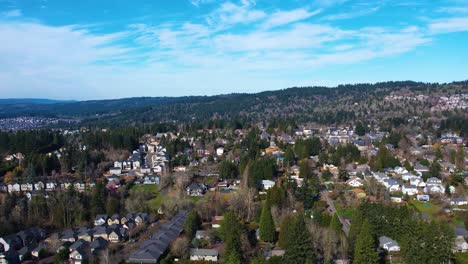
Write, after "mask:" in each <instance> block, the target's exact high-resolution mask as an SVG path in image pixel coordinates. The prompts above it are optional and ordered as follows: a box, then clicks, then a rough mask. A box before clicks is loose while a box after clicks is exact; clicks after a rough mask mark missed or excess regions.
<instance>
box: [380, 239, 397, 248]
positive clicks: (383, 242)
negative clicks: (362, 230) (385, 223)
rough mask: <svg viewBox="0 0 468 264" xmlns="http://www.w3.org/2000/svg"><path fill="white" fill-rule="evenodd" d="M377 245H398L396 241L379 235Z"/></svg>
mask: <svg viewBox="0 0 468 264" xmlns="http://www.w3.org/2000/svg"><path fill="white" fill-rule="evenodd" d="M379 245H380V247H383V246H384V245H387V247H395V246H396V247H398V243H397V242H396V241H395V240H393V239H391V238H389V237H386V236H381V237H379Z"/></svg>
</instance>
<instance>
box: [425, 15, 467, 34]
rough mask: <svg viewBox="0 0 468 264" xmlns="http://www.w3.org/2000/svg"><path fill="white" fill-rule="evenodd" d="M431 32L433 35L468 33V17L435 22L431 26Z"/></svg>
mask: <svg viewBox="0 0 468 264" xmlns="http://www.w3.org/2000/svg"><path fill="white" fill-rule="evenodd" d="M429 31H430V32H431V33H432V34H441V33H452V32H460V31H468V17H454V18H446V19H438V20H433V21H432V22H431V23H430V24H429Z"/></svg>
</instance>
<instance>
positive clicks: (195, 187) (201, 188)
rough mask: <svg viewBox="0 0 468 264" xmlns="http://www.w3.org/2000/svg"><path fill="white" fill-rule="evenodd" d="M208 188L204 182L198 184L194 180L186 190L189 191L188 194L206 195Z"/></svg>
mask: <svg viewBox="0 0 468 264" xmlns="http://www.w3.org/2000/svg"><path fill="white" fill-rule="evenodd" d="M207 189H208V188H206V186H205V185H204V184H198V183H196V182H192V183H191V184H190V185H189V186H187V188H185V190H186V191H187V195H190V196H203V195H205V193H206V191H207Z"/></svg>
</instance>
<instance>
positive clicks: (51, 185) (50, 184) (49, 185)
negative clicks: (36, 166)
mask: <svg viewBox="0 0 468 264" xmlns="http://www.w3.org/2000/svg"><path fill="white" fill-rule="evenodd" d="M56 187H57V183H56V182H54V181H50V182H46V191H48V192H50V191H53V190H55V188H56Z"/></svg>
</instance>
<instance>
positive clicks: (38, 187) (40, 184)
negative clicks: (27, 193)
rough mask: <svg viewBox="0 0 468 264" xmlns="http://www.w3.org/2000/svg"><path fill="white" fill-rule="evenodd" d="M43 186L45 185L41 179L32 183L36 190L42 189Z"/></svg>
mask: <svg viewBox="0 0 468 264" xmlns="http://www.w3.org/2000/svg"><path fill="white" fill-rule="evenodd" d="M44 187H45V185H44V183H43V182H41V181H38V182H36V183H34V189H35V190H37V191H42V190H44Z"/></svg>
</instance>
